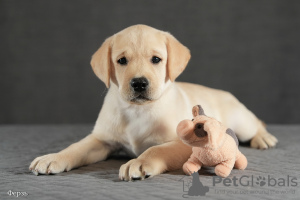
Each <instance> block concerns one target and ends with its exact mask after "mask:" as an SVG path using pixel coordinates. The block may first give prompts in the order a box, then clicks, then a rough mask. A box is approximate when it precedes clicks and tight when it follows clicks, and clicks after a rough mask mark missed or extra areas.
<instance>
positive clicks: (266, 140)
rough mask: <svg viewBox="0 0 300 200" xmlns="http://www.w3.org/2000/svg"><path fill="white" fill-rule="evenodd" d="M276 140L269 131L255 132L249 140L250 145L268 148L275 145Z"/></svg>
mask: <svg viewBox="0 0 300 200" xmlns="http://www.w3.org/2000/svg"><path fill="white" fill-rule="evenodd" d="M277 142H278V140H277V138H276V137H275V136H273V135H272V134H270V133H267V132H266V133H257V134H256V135H255V136H254V137H253V138H252V140H251V147H252V148H257V149H268V148H271V147H275V146H276V144H277Z"/></svg>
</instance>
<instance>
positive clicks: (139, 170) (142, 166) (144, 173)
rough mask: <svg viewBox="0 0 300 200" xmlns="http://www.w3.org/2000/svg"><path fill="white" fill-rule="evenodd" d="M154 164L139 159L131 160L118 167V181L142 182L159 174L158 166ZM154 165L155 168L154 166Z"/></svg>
mask: <svg viewBox="0 0 300 200" xmlns="http://www.w3.org/2000/svg"><path fill="white" fill-rule="evenodd" d="M154 163H155V162H151V161H150V162H147V161H144V160H140V159H138V158H137V159H132V160H130V161H128V162H127V163H126V164H123V165H122V166H121V167H120V171H119V179H120V180H123V181H134V180H144V179H145V178H148V177H150V176H151V177H152V176H154V175H157V174H160V173H161V172H162V170H160V169H159V167H160V166H159V164H158V163H156V164H154ZM155 165H156V166H155Z"/></svg>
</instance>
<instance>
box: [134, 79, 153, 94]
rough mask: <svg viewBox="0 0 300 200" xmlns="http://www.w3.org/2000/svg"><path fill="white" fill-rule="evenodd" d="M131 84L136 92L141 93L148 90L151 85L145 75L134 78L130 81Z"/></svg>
mask: <svg viewBox="0 0 300 200" xmlns="http://www.w3.org/2000/svg"><path fill="white" fill-rule="evenodd" d="M130 86H131V88H132V89H133V90H134V91H135V92H139V93H141V92H144V91H146V90H147V88H148V86H149V81H148V80H147V79H146V78H144V77H141V78H133V79H132V80H131V81H130Z"/></svg>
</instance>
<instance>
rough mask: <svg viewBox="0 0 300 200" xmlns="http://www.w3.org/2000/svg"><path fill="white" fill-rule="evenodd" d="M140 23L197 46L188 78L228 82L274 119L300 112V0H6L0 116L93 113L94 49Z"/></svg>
mask: <svg viewBox="0 0 300 200" xmlns="http://www.w3.org/2000/svg"><path fill="white" fill-rule="evenodd" d="M138 23H142V24H148V25H150V26H153V27H156V28H158V29H162V30H165V31H169V32H171V33H172V34H173V35H174V36H175V37H177V38H178V39H179V41H181V42H182V43H183V44H185V45H186V46H187V47H188V48H189V49H190V50H191V53H192V59H191V61H190V63H189V65H188V68H187V69H186V71H185V72H184V73H183V74H182V75H181V76H180V77H179V78H178V80H179V81H186V82H193V83H198V84H203V85H207V86H210V87H214V88H220V89H224V90H228V91H230V92H232V93H233V94H234V95H236V96H237V97H238V98H239V99H240V100H241V101H242V102H243V103H245V105H246V106H248V107H249V108H250V109H251V110H253V112H254V113H255V114H257V115H258V116H259V117H260V118H261V119H263V120H265V121H266V122H269V123H280V124H282V123H299V122H300V115H299V114H298V110H300V104H299V101H300V93H299V89H298V87H299V85H300V79H299V74H300V68H299V63H300V60H299V59H300V57H299V55H300V37H299V35H300V26H299V24H300V1H299V0H287V1H283V0H272V1H270V0H251V1H242V0H235V1H232V0H230V1H219V0H210V1H201V0H190V1H183V0H165V1H161V0H152V1H136V0H114V1H111V0H101V1H99V0H87V1H75V0H74V1H70V0H69V1H60V0H51V1H45V0H30V1H18V0H0V44H1V45H0V60H1V62H0V63H1V64H0V92H1V98H0V110H1V112H0V123H22V124H23V123H92V122H94V121H95V120H96V117H97V115H98V111H99V109H100V107H101V104H102V102H103V96H104V93H105V92H104V91H105V86H104V84H102V83H100V81H99V80H97V78H96V76H95V75H94V74H93V72H92V70H91V67H90V65H89V62H90V58H91V55H92V54H93V53H94V52H95V51H96V49H97V48H98V47H99V46H100V45H101V43H102V42H103V41H104V40H105V38H107V37H109V36H111V35H112V34H114V33H116V32H118V31H120V30H122V29H123V28H125V27H128V26H130V25H134V24H138ZM282 116H284V117H282Z"/></svg>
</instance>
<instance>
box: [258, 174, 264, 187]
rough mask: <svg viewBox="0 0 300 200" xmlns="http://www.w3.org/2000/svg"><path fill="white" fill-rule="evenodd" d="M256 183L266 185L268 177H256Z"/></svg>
mask: <svg viewBox="0 0 300 200" xmlns="http://www.w3.org/2000/svg"><path fill="white" fill-rule="evenodd" d="M256 180H257V181H256V184H257V185H259V186H261V187H262V186H264V185H266V178H265V177H262V176H259V177H257V178H256Z"/></svg>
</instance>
